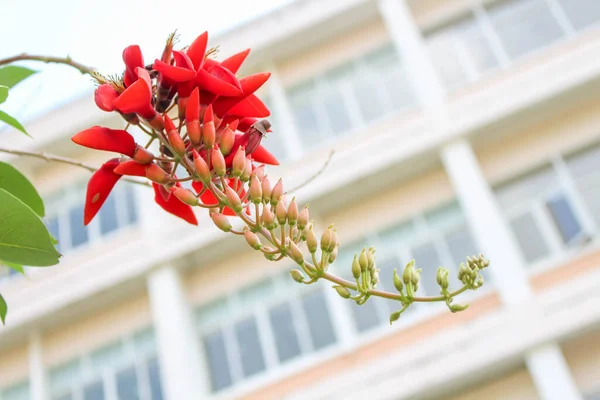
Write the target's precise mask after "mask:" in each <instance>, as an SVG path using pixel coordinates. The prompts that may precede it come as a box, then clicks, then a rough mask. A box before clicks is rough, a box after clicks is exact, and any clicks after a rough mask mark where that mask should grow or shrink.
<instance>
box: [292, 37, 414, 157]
mask: <svg viewBox="0 0 600 400" xmlns="http://www.w3.org/2000/svg"><path fill="white" fill-rule="evenodd" d="M287 95H288V99H289V102H290V107H291V110H292V113H293V115H294V119H295V123H296V125H297V127H298V132H299V133H300V140H302V142H303V143H304V144H305V145H306V147H307V148H308V147H312V146H314V145H316V144H318V143H320V142H321V141H322V140H323V139H327V138H330V137H332V136H340V135H345V134H346V133H348V132H350V131H352V130H353V129H355V128H357V127H360V126H362V125H364V124H366V123H368V122H371V121H373V120H375V119H377V118H380V117H382V116H384V115H386V114H389V113H391V112H393V111H395V110H398V109H401V108H406V107H410V106H412V105H414V104H415V100H414V94H413V91H412V88H411V86H410V82H409V80H408V79H407V76H406V74H405V71H404V69H403V67H402V64H401V62H400V60H399V59H398V56H397V54H396V51H395V50H394V48H393V47H392V46H386V47H384V48H380V49H377V50H375V51H373V52H370V53H368V54H366V55H364V56H362V57H359V58H356V59H354V60H351V61H349V62H346V63H344V64H341V65H338V66H336V67H335V68H332V69H331V70H329V71H326V72H325V73H324V74H322V75H320V76H317V77H315V78H313V79H310V80H308V81H305V82H303V83H301V84H299V85H296V86H294V87H292V88H289V89H288V90H287Z"/></svg>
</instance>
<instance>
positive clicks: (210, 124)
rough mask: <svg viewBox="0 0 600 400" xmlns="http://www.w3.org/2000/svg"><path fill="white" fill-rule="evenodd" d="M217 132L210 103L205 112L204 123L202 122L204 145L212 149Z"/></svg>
mask: <svg viewBox="0 0 600 400" xmlns="http://www.w3.org/2000/svg"><path fill="white" fill-rule="evenodd" d="M215 139H216V132H215V122H214V115H213V110H212V105H209V106H208V108H207V109H206V112H205V113H204V123H203V124H202V140H203V143H204V147H206V148H207V149H212V148H213V146H214V145H215Z"/></svg>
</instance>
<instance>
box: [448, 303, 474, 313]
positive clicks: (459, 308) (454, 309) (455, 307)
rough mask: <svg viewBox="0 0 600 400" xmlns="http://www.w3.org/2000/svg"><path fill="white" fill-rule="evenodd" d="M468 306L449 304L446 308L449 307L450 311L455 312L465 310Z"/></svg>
mask: <svg viewBox="0 0 600 400" xmlns="http://www.w3.org/2000/svg"><path fill="white" fill-rule="evenodd" d="M468 307H469V305H468V304H451V305H450V306H449V307H448V308H450V311H452V312H453V313H455V312H460V311H465V310H466V309H467V308H468Z"/></svg>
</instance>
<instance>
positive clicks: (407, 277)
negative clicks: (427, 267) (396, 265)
mask: <svg viewBox="0 0 600 400" xmlns="http://www.w3.org/2000/svg"><path fill="white" fill-rule="evenodd" d="M414 269H415V260H410V261H409V263H408V264H406V267H404V272H403V273H402V280H403V281H404V284H405V285H408V283H409V282H410V281H411V279H412V273H413V270H414Z"/></svg>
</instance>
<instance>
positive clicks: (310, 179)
mask: <svg viewBox="0 0 600 400" xmlns="http://www.w3.org/2000/svg"><path fill="white" fill-rule="evenodd" d="M334 154H335V150H331V151H330V152H329V156H328V157H327V160H325V163H324V164H323V165H322V166H321V168H319V170H318V171H317V172H315V173H314V174H313V175H312V176H311V177H310V178H308V179H307V180H305V181H304V182H302V183H301V184H299V185H298V186H296V187H294V188H292V189H291V190H289V191H287V192H285V193H286V194H288V193H290V192H292V193H293V192H296V191H297V190H299V189H302V188H303V187H304V186H306V185H308V184H309V183H311V182H312V181H314V180H315V179H317V178H318V177H319V176H320V175H321V174H322V173H323V172H325V170H326V169H327V167H328V166H329V163H330V162H331V159H332V158H333V155H334Z"/></svg>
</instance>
